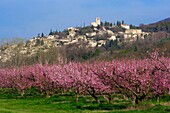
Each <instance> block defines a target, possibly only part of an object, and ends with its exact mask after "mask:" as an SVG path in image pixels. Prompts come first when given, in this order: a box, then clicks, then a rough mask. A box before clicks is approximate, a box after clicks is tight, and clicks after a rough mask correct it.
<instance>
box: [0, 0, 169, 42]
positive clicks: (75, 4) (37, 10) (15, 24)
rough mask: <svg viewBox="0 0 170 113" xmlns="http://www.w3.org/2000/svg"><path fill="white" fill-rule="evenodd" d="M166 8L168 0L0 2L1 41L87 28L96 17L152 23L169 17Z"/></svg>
mask: <svg viewBox="0 0 170 113" xmlns="http://www.w3.org/2000/svg"><path fill="white" fill-rule="evenodd" d="M169 5H170V0H0V15H1V16H0V40H2V39H3V38H12V37H22V38H32V37H33V36H37V34H38V33H42V32H43V33H44V34H46V35H47V34H48V33H49V31H50V29H53V30H56V29H58V30H63V29H65V28H68V27H71V26H81V25H83V23H84V22H85V23H86V25H89V24H90V22H92V21H95V17H100V18H101V20H102V21H105V20H106V21H110V22H116V21H117V20H125V22H126V23H127V24H134V25H139V24H140V23H144V24H147V23H153V22H156V21H159V20H161V19H165V18H167V17H170V6H169Z"/></svg>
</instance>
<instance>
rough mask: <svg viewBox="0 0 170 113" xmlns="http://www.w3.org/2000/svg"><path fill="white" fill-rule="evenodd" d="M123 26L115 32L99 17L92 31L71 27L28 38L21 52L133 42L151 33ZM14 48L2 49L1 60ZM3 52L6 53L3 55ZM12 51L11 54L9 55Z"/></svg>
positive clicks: (92, 23) (32, 52)
mask: <svg viewBox="0 0 170 113" xmlns="http://www.w3.org/2000/svg"><path fill="white" fill-rule="evenodd" d="M99 26H100V27H99ZM114 27H116V26H110V28H114ZM121 27H122V28H123V29H124V32H122V31H121V32H114V31H113V30H112V29H106V27H105V26H101V20H100V18H99V17H97V18H96V21H95V22H91V28H92V29H93V30H92V31H90V32H86V33H84V34H80V33H78V32H79V31H80V30H81V29H82V28H74V27H70V28H68V29H67V32H68V33H67V35H62V36H61V35H59V34H55V35H49V36H47V37H34V38H32V39H30V40H28V41H27V42H26V43H25V46H23V47H22V48H21V49H20V51H19V52H20V53H21V54H28V55H33V54H35V53H36V52H37V51H38V50H40V49H41V50H43V51H48V50H49V49H50V48H51V47H61V46H64V45H69V44H79V43H81V42H84V43H86V47H101V46H102V45H105V44H106V42H107V41H109V40H113V41H114V40H117V41H120V40H121V41H122V40H123V41H124V42H133V41H136V40H138V39H144V38H145V36H146V35H148V34H149V33H146V32H142V30H141V29H130V26H129V25H127V24H121ZM12 48H16V47H13V46H11V47H10V48H7V49H6V50H5V51H2V50H0V53H1V54H0V60H3V61H6V60H8V57H5V56H4V55H6V56H11V55H12V51H13V50H12ZM2 52H3V53H4V54H3V55H2ZM10 53H11V55H9V54H10ZM4 58H5V59H4Z"/></svg>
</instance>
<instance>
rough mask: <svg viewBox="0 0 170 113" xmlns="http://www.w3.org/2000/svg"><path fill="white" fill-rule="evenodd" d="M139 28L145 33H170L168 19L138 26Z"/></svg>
mask: <svg viewBox="0 0 170 113" xmlns="http://www.w3.org/2000/svg"><path fill="white" fill-rule="evenodd" d="M139 28H141V29H142V30H143V31H145V32H159V31H165V32H168V33H170V18H166V19H164V20H161V21H158V22H156V23H152V24H148V25H143V24H142V25H140V26H139Z"/></svg>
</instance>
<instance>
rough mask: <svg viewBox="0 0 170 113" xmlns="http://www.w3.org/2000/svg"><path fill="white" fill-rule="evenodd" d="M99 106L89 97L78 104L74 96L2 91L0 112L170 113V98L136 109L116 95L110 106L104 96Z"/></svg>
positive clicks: (82, 98) (0, 94) (84, 97)
mask: <svg viewBox="0 0 170 113" xmlns="http://www.w3.org/2000/svg"><path fill="white" fill-rule="evenodd" d="M100 100H101V102H100V103H96V102H95V100H94V99H93V98H91V97H90V96H89V95H86V96H81V97H80V100H79V102H76V101H75V95H74V94H64V95H61V94H58V95H55V96H53V97H51V98H45V97H44V96H42V95H39V96H32V95H26V96H25V97H19V96H18V95H17V94H15V93H12V92H10V93H9V91H6V92H4V91H2V90H1V91H0V113H91V112H94V113H103V112H106V113H122V112H123V113H170V102H168V101H170V97H166V98H161V102H160V103H157V102H156V101H155V100H152V101H144V102H142V103H141V104H140V105H139V106H133V105H132V104H131V102H130V101H129V100H124V99H122V97H121V96H120V95H115V96H114V99H113V103H108V102H107V101H105V100H104V99H103V98H102V97H101V98H100Z"/></svg>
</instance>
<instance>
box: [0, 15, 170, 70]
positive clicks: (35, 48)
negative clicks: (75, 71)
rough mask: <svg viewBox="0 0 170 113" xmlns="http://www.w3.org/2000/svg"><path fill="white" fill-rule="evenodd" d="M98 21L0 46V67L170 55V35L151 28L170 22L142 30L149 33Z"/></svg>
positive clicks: (119, 24)
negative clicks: (155, 53)
mask: <svg viewBox="0 0 170 113" xmlns="http://www.w3.org/2000/svg"><path fill="white" fill-rule="evenodd" d="M98 21H99V18H97V20H96V22H92V23H91V26H84V27H75V28H74V27H70V28H67V29H65V30H64V31H53V30H51V31H50V33H49V35H47V36H45V35H44V34H43V33H42V34H41V36H40V34H38V36H37V37H34V38H31V39H29V40H27V41H26V42H20V40H18V39H17V40H14V41H12V43H10V42H7V43H4V44H3V45H2V46H1V47H0V67H3V68H5V67H16V66H17V67H20V66H22V65H33V64H37V63H39V64H57V63H61V64H63V63H68V62H70V61H76V62H84V61H96V60H98V61H101V60H112V59H115V58H118V59H119V58H144V57H146V56H147V55H148V51H149V52H152V51H155V49H156V50H157V51H158V49H159V51H161V52H162V51H164V54H165V55H166V56H170V54H169V53H170V51H169V50H170V34H169V33H167V32H157V31H152V29H151V28H149V27H148V26H153V28H154V26H157V25H160V28H164V26H165V25H166V24H165V23H166V22H169V21H170V19H166V20H164V21H160V22H158V23H155V24H149V25H144V26H143V27H142V29H143V30H145V31H149V30H150V32H143V31H142V29H139V28H138V29H137V27H131V26H130V25H127V24H122V23H121V22H118V24H117V25H114V24H112V23H109V22H104V23H103V22H98ZM162 23H164V24H165V25H164V24H162ZM167 25H168V24H167ZM169 25H170V24H169Z"/></svg>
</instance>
